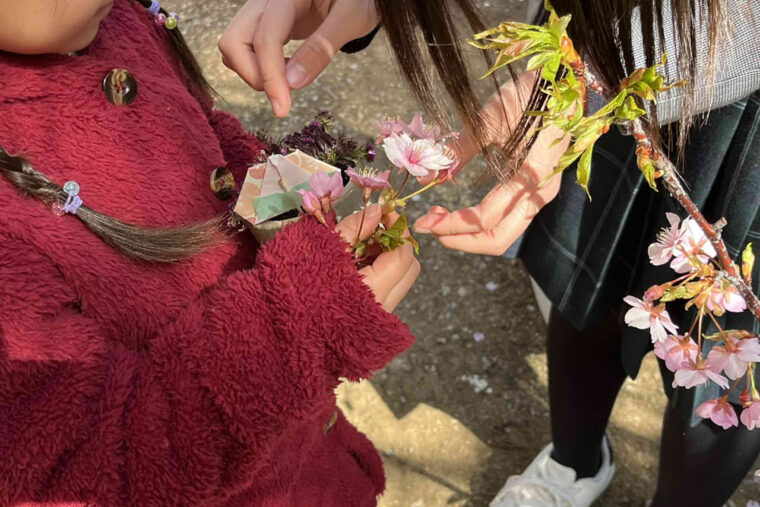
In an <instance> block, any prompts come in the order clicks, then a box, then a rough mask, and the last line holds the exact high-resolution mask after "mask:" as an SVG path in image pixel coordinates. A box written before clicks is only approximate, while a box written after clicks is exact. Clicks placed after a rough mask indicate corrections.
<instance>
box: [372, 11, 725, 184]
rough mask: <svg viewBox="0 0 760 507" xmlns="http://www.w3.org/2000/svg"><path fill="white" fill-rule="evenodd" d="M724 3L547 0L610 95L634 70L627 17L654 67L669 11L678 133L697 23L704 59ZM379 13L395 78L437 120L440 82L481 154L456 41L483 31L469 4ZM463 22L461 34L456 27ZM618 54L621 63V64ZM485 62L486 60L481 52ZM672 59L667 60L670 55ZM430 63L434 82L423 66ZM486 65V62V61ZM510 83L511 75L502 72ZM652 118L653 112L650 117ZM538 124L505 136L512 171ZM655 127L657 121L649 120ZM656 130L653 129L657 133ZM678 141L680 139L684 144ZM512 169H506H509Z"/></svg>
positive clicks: (534, 96) (688, 117) (685, 119)
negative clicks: (705, 41) (682, 80)
mask: <svg viewBox="0 0 760 507" xmlns="http://www.w3.org/2000/svg"><path fill="white" fill-rule="evenodd" d="M726 1H727V0H553V2H552V3H553V5H554V7H555V8H556V9H557V11H558V13H560V14H562V15H564V14H572V15H573V22H572V23H571V25H570V29H569V30H570V35H571V37H572V38H573V40H574V42H575V45H576V47H577V49H578V50H579V51H580V52H581V54H582V56H583V57H584V58H586V59H588V60H589V61H590V62H591V63H592V64H593V65H594V67H595V68H596V69H597V72H598V73H599V74H600V78H601V79H602V80H603V82H604V83H605V84H606V85H607V86H608V87H609V88H610V89H617V88H618V87H619V85H620V83H621V81H622V80H623V79H624V78H625V77H626V76H627V75H628V74H629V73H630V72H632V71H633V70H634V48H633V41H632V37H631V33H632V30H633V27H632V17H633V11H634V9H635V8H636V7H639V8H640V12H641V25H642V27H643V42H644V51H645V54H646V60H647V65H654V63H655V62H656V61H657V60H658V59H659V57H660V56H661V55H659V54H656V51H657V49H656V48H657V47H665V44H664V42H665V21H664V20H665V18H666V16H664V13H665V12H666V9H669V10H670V11H671V12H672V18H673V19H672V21H673V26H674V29H675V33H676V36H677V42H678V43H677V55H676V58H677V59H678V62H679V66H680V70H681V75H682V76H686V77H687V86H688V87H689V90H690V91H691V93H688V94H686V95H687V97H686V100H685V102H684V107H683V110H682V113H683V116H682V120H681V123H680V129H681V132H682V134H685V132H686V131H687V130H688V128H689V126H690V125H691V123H692V111H693V103H694V93H693V92H694V80H693V79H688V78H689V77H693V76H695V75H696V68H697V67H696V66H697V61H696V60H697V59H696V56H697V50H696V48H697V30H698V29H703V27H701V26H698V25H699V22H700V20H702V21H703V22H706V25H707V29H708V30H709V33H710V43H711V49H712V51H711V58H712V56H713V51H714V48H715V46H716V41H717V39H718V36H719V34H720V33H721V28H722V27H724V26H725V20H724V17H725V11H726V8H725V2H726ZM376 5H377V9H378V12H379V13H380V15H381V18H382V20H383V25H384V27H385V30H386V32H387V34H388V38H389V40H390V44H391V48H392V51H393V54H394V55H395V58H396V60H397V62H398V65H399V67H400V69H401V71H402V74H403V75H404V77H405V78H406V80H407V81H408V82H409V84H410V86H411V88H412V90H413V91H414V93H415V95H416V96H417V98H418V99H419V100H420V102H421V103H422V104H423V105H424V106H425V107H426V108H427V109H428V113H429V114H431V115H433V116H434V117H436V118H438V119H440V118H442V117H443V116H445V113H444V112H445V111H446V110H447V106H446V104H445V102H443V101H441V100H440V98H439V97H437V96H436V94H435V93H434V90H435V88H436V87H437V86H438V84H439V83H441V82H442V83H443V85H444V87H445V89H446V91H447V93H448V95H449V97H450V98H451V99H452V101H453V103H454V106H455V109H456V111H457V112H458V115H459V117H460V118H461V120H462V121H463V123H464V126H465V127H469V128H470V129H472V131H473V132H474V133H475V137H476V138H477V139H478V140H479V142H480V145H481V148H482V149H483V151H484V153H485V150H486V149H487V146H486V144H487V142H486V140H485V139H486V136H484V135H483V134H484V132H486V128H485V126H484V125H483V119H482V118H480V117H479V115H478V112H479V107H480V106H479V104H478V102H477V100H476V99H475V97H476V95H475V92H474V84H473V82H472V81H471V79H470V78H469V77H468V76H471V73H470V72H469V70H468V68H467V65H466V63H465V61H466V60H465V59H464V58H463V43H464V41H465V40H466V39H468V38H470V37H471V36H472V34H474V33H477V32H480V31H482V30H483V28H484V23H483V21H482V17H481V16H480V15H479V13H478V11H477V9H476V7H475V2H474V1H473V0H376ZM458 16H461V17H462V18H464V21H465V23H464V26H465V27H466V28H465V30H461V29H460V25H458V24H457V23H456V19H457V17H458ZM621 55H622V58H621ZM484 56H486V58H488V57H487V55H485V54H484ZM669 56H670V57H673V55H669ZM429 62H432V65H433V68H434V69H435V76H433V75H432V74H431V73H430V72H429V70H428V68H429V65H428V63H429ZM488 63H489V65H490V62H488ZM509 72H510V73H511V74H512V77H513V78H514V74H515V73H514V70H513V69H512V68H510V69H509ZM544 85H545V83H541V82H538V83H536V85H535V86H534V89H533V91H532V93H531V95H530V97H529V98H528V99H527V101H526V104H527V106H526V109H529V110H537V109H543V108H544V107H545V106H546V102H547V101H546V97H545V95H544V94H543V93H542V92H541V88H542V87H543V86H544ZM654 115H655V118H656V111H655V112H654ZM538 122H540V118H538V117H535V116H527V115H526V116H524V117H523V118H522V120H521V121H520V123H519V124H518V125H517V126H516V127H515V128H514V129H513V130H512V132H511V134H512V135H511V137H510V139H509V141H507V143H506V145H505V146H503V147H502V148H503V149H502V150H501V154H502V155H503V156H505V157H507V158H509V159H511V160H512V161H513V162H516V164H517V165H519V163H520V162H521V161H522V160H523V159H524V158H525V156H526V155H527V151H528V149H529V148H530V146H531V144H532V141H533V140H534V139H532V138H531V132H532V131H533V127H535V126H536V125H537V124H538ZM652 125H656V121H653V122H652ZM656 130H657V129H656V127H654V126H653V127H652V131H653V132H655V133H656ZM685 138H686V136H685V135H681V136H679V139H680V142H685ZM490 162H491V164H490V165H491V167H492V168H493V167H496V168H497V171H499V172H498V173H497V175H498V176H500V177H502V178H503V177H505V174H504V172H503V166H502V165H500V164H499V163H494V161H493V158H491V160H490ZM510 167H513V165H510Z"/></svg>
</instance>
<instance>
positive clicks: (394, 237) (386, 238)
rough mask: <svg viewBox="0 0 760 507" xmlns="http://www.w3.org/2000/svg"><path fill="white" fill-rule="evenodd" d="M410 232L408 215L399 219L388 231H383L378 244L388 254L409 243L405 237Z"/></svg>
mask: <svg viewBox="0 0 760 507" xmlns="http://www.w3.org/2000/svg"><path fill="white" fill-rule="evenodd" d="M408 231H409V222H408V221H407V216H406V213H404V214H403V215H401V216H400V217H398V219H397V220H396V222H395V223H394V224H393V225H392V226H391V227H390V228H388V229H386V230H385V231H383V233H382V234H381V235H380V238H379V240H378V243H380V246H381V247H382V249H383V250H384V251H386V252H390V251H391V250H395V249H396V248H398V247H400V246H402V245H403V244H405V243H406V242H407V241H408V238H405V237H404V235H405V234H406V233H407V232H408Z"/></svg>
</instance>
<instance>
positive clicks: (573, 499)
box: [491, 437, 615, 507]
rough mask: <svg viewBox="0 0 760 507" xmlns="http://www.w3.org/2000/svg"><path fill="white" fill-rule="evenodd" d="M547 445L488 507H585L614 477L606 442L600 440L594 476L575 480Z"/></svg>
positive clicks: (573, 474)
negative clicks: (597, 464) (600, 445)
mask: <svg viewBox="0 0 760 507" xmlns="http://www.w3.org/2000/svg"><path fill="white" fill-rule="evenodd" d="M553 448H554V446H553V445H552V444H549V445H547V446H546V447H545V448H544V450H543V451H541V453H540V454H539V455H538V456H536V459H534V460H533V463H531V464H530V466H528V468H526V469H525V471H524V472H523V473H522V475H513V476H512V477H510V478H509V479H507V483H506V484H505V485H504V487H503V488H502V489H501V491H499V494H498V495H496V498H494V499H493V500H492V501H491V507H589V506H590V505H591V503H592V502H593V501H594V500H596V499H597V498H598V497H599V495H601V494H602V493H603V492H604V490H605V489H607V486H609V484H610V481H611V480H612V476H613V475H615V464H614V463H613V462H612V456H611V452H610V443H609V441H608V440H607V437H604V440H602V468H600V469H599V472H598V473H597V474H596V476H595V477H588V478H585V479H580V480H577V481H576V480H575V470H573V469H572V468H570V467H566V466H564V465H560V464H559V463H557V462H556V461H554V460H553V459H552V457H551V453H552V450H553Z"/></svg>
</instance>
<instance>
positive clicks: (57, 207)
mask: <svg viewBox="0 0 760 507" xmlns="http://www.w3.org/2000/svg"><path fill="white" fill-rule="evenodd" d="M63 191H64V192H66V194H67V197H66V202H65V203H63V204H58V203H56V204H54V205H53V213H55V214H56V215H58V216H63V215H65V214H67V213H68V214H69V215H76V214H77V212H78V211H79V208H81V207H82V204H84V203H83V202H82V198H81V197H79V184H78V183H77V182H76V181H67V182H66V184H65V185H63Z"/></svg>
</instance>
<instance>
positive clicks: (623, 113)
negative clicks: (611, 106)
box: [615, 96, 647, 121]
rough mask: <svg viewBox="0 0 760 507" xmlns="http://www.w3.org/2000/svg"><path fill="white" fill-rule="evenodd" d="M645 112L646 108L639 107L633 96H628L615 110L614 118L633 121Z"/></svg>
mask: <svg viewBox="0 0 760 507" xmlns="http://www.w3.org/2000/svg"><path fill="white" fill-rule="evenodd" d="M645 114H647V112H646V110H645V109H642V108H641V107H639V105H638V104H637V103H636V99H635V98H633V97H630V96H629V97H628V98H627V99H626V100H625V102H624V103H623V104H622V105H621V106H620V107H618V108H617V110H616V111H615V118H617V119H619V120H624V121H633V120H635V119H636V118H640V117H642V116H644V115H645Z"/></svg>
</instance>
